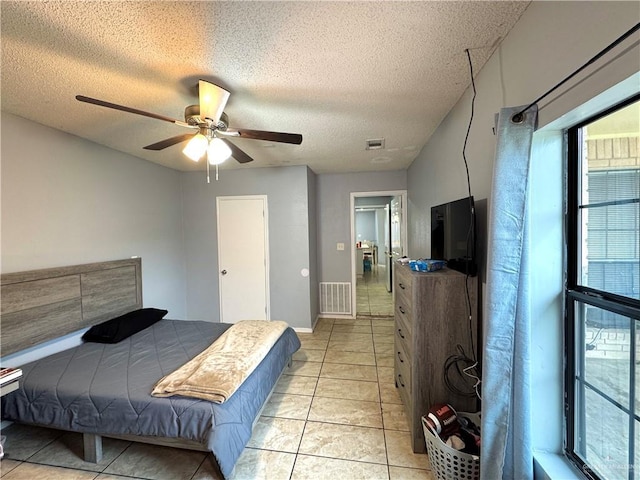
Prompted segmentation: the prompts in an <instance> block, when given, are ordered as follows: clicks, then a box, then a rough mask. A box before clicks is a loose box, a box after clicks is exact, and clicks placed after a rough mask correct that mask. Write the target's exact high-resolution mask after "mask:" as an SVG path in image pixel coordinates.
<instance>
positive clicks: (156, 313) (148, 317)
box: [82, 308, 167, 343]
mask: <svg viewBox="0 0 640 480" xmlns="http://www.w3.org/2000/svg"><path fill="white" fill-rule="evenodd" d="M166 314H167V311H166V310H159V309H157V308H141V309H140V310H134V311H133V312H129V313H125V314H124V315H121V316H119V317H116V318H112V319H111V320H107V321H106V322H102V323H99V324H98V325H94V326H93V327H91V328H90V329H89V330H87V331H86V332H85V334H84V335H82V339H83V340H84V341H85V342H95V343H118V342H120V341H122V340H124V339H125V338H127V337H130V336H131V335H133V334H134V333H138V332H139V331H141V330H144V329H145V328H147V327H150V326H151V325H153V324H154V323H156V322H157V321H159V320H162V317H164V316H165V315H166Z"/></svg>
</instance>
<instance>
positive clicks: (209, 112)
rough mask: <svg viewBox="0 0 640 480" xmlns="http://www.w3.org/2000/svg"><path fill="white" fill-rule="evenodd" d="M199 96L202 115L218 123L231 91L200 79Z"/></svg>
mask: <svg viewBox="0 0 640 480" xmlns="http://www.w3.org/2000/svg"><path fill="white" fill-rule="evenodd" d="M198 96H199V97H200V117H201V118H203V119H204V118H208V119H209V120H211V121H212V122H213V123H214V125H215V124H217V123H218V120H220V116H221V115H222V111H223V110H224V107H225V106H226V105H227V101H228V100H229V92H227V91H226V90H225V89H224V88H222V87H219V86H217V85H215V84H213V83H211V82H207V81H206V80H200V81H199V82H198Z"/></svg>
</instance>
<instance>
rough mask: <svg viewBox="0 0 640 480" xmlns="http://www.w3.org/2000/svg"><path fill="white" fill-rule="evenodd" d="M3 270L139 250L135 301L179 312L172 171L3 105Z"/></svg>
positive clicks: (178, 213) (176, 176)
mask: <svg viewBox="0 0 640 480" xmlns="http://www.w3.org/2000/svg"><path fill="white" fill-rule="evenodd" d="M1 119H2V147H1V153H2V160H1V162H2V163H1V164H0V166H1V173H2V197H1V198H2V216H1V226H2V231H1V232H2V247H1V252H2V256H1V259H2V265H1V270H2V273H9V272H17V271H23V270H33V269H40V268H49V267H56V266H63V265H73V264H82V263H91V262H99V261H105V260H117V259H122V258H129V257H131V256H134V255H137V256H139V257H141V258H142V274H143V302H144V305H145V306H148V307H158V308H165V309H167V310H169V315H170V316H171V317H173V318H182V317H183V316H184V314H185V311H186V309H185V290H184V285H185V269H184V256H183V248H182V210H181V207H182V198H181V196H182V194H181V185H180V173H179V172H176V171H174V170H171V169H168V168H165V167H161V166H159V165H155V164H152V163H150V162H147V161H144V160H141V159H139V158H135V157H132V156H130V155H126V154H124V153H120V152H116V151H114V150H111V149H109V148H106V147H103V146H101V145H98V144H95V143H92V142H89V141H86V140H83V139H81V138H79V137H76V136H73V135H69V134H67V133H64V132H61V131H59V130H55V129H52V128H49V127H45V126H42V125H38V124H34V123H33V122H28V121H26V120H24V119H23V118H20V117H17V116H14V115H11V114H8V113H5V112H2V117H1Z"/></svg>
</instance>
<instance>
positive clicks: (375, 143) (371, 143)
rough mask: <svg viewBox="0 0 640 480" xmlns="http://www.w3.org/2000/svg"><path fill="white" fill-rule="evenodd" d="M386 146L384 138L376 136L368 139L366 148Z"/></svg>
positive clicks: (380, 148) (376, 148)
mask: <svg viewBox="0 0 640 480" xmlns="http://www.w3.org/2000/svg"><path fill="white" fill-rule="evenodd" d="M383 148H384V138H374V139H372V140H367V146H366V148H365V150H382V149H383Z"/></svg>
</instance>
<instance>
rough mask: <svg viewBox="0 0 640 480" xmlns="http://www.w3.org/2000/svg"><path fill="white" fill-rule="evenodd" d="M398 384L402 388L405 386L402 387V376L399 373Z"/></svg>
mask: <svg viewBox="0 0 640 480" xmlns="http://www.w3.org/2000/svg"><path fill="white" fill-rule="evenodd" d="M398 383H399V384H400V385H402V387H403V388H404V386H405V385H404V383H403V382H402V374H401V373H399V374H398Z"/></svg>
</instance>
